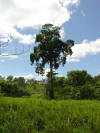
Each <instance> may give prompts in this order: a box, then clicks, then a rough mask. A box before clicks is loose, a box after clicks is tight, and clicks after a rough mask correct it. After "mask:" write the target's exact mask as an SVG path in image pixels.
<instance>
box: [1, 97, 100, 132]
mask: <svg viewBox="0 0 100 133" xmlns="http://www.w3.org/2000/svg"><path fill="white" fill-rule="evenodd" d="M99 105H100V102H99V101H89V100H88V101H85V100H84V101H81V100H80V101H75V100H74V101H73V100H61V101H55V100H51V101H49V100H37V99H33V98H19V99H18V98H4V97H0V133H100V106H99Z"/></svg>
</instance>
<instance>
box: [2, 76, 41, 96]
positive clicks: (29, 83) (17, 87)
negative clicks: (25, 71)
mask: <svg viewBox="0 0 100 133" xmlns="http://www.w3.org/2000/svg"><path fill="white" fill-rule="evenodd" d="M41 91H43V85H41V84H40V83H38V82H37V81H36V80H35V79H30V80H25V78H24V77H17V78H14V77H13V76H8V77H7V78H6V79H5V78H4V77H1V76H0V95H1V96H11V97H22V96H31V95H33V94H39V93H40V92H41ZM41 94H42V92H41Z"/></svg>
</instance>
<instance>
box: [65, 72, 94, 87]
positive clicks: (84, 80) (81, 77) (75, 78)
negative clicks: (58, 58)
mask: <svg viewBox="0 0 100 133" xmlns="http://www.w3.org/2000/svg"><path fill="white" fill-rule="evenodd" d="M67 77H68V80H69V83H70V84H71V85H72V86H74V87H75V86H82V85H85V84H89V83H93V78H92V77H91V75H89V74H88V73H87V71H85V70H82V71H79V70H76V71H69V72H68V73H67Z"/></svg>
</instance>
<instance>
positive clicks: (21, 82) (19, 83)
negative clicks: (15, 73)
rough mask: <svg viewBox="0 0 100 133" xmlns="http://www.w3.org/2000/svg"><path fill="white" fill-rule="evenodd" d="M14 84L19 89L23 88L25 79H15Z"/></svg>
mask: <svg viewBox="0 0 100 133" xmlns="http://www.w3.org/2000/svg"><path fill="white" fill-rule="evenodd" d="M14 82H16V83H17V84H18V86H19V87H25V79H24V77H19V78H15V79H14Z"/></svg>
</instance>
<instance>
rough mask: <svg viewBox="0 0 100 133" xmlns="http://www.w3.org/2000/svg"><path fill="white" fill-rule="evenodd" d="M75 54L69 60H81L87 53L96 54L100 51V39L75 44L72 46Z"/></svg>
mask: <svg viewBox="0 0 100 133" xmlns="http://www.w3.org/2000/svg"><path fill="white" fill-rule="evenodd" d="M72 51H73V54H72V56H71V57H68V61H69V62H79V61H80V59H82V58H85V57H86V56H87V55H89V54H91V55H96V54H97V53H100V39H96V40H95V41H90V42H89V41H88V40H84V41H83V42H82V43H81V44H75V45H74V47H72Z"/></svg>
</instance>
